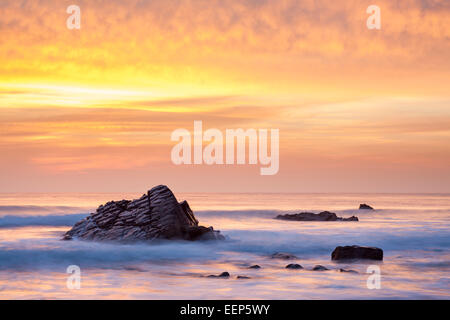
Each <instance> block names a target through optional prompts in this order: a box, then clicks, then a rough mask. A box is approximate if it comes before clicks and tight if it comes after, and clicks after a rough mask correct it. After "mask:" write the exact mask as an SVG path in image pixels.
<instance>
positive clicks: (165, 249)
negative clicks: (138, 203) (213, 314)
mask: <svg viewBox="0 0 450 320" xmlns="http://www.w3.org/2000/svg"><path fill="white" fill-rule="evenodd" d="M140 196H141V194H138V193H120V194H119V193H115V194H105V193H55V194H48V193H47V194H44V193H41V194H36V193H35V194H0V299H449V298H450V195H449V194H213V193H204V194H200V193H196V194H192V193H191V194H187V193H186V194H178V193H177V194H176V196H177V198H178V200H179V201H181V200H188V202H189V203H190V206H191V208H192V209H193V211H194V213H195V215H196V217H197V219H198V220H199V221H200V224H201V225H204V226H214V228H215V229H217V230H220V231H221V233H222V234H223V235H224V236H226V238H227V240H225V241H215V242H187V241H186V242H185V241H167V242H163V243H159V244H148V243H137V244H113V243H96V242H88V241H77V240H74V241H61V240H60V239H61V237H62V235H63V233H64V232H65V231H67V230H69V229H70V227H71V226H72V225H73V224H74V223H75V222H77V221H79V220H80V219H82V218H83V217H85V216H86V215H88V214H89V213H90V212H92V211H93V210H95V208H96V207H97V206H98V205H100V204H102V203H105V202H107V201H110V200H121V199H133V198H138V197H140ZM360 203H367V204H370V205H371V206H373V207H374V208H375V209H376V210H375V211H370V210H358V207H359V204H360ZM324 210H328V211H332V212H335V213H336V214H337V215H338V216H342V217H349V216H352V215H356V216H358V217H359V220H360V221H359V222H342V221H341V222H298V221H282V220H275V219H274V217H276V216H277V215H278V214H285V213H296V212H302V211H310V212H320V211H324ZM342 245H361V246H376V247H379V248H381V249H383V251H384V260H383V261H382V262H377V261H357V262H344V263H337V262H334V261H331V252H332V251H333V249H334V248H335V247H336V246H342ZM275 252H287V253H291V254H294V255H296V256H297V257H298V259H296V260H295V261H285V260H277V259H271V258H270V255H271V254H273V253H275ZM288 263H298V264H300V265H302V266H303V267H304V269H301V270H289V269H286V268H285V267H286V265H287V264H288ZM254 264H258V265H259V266H261V268H260V269H249V266H251V265H254ZM73 265H75V266H78V267H79V268H80V272H81V273H80V288H79V289H74V288H70V286H68V285H67V284H68V282H67V280H68V278H69V277H70V276H71V274H68V273H67V268H68V267H69V266H73ZM315 265H323V266H325V267H326V268H328V269H330V270H327V271H312V268H313V267H314V266H315ZM373 265H376V266H378V267H379V269H380V271H381V274H380V288H379V289H369V288H368V286H367V280H368V278H369V277H370V276H371V274H370V273H367V270H368V268H369V267H370V266H373ZM339 269H351V270H354V271H357V273H343V272H339ZM224 271H227V272H229V273H230V275H231V276H230V277H229V278H228V279H223V278H210V277H208V275H211V274H215V275H217V274H220V273H222V272H224ZM237 276H245V277H248V278H249V279H237Z"/></svg>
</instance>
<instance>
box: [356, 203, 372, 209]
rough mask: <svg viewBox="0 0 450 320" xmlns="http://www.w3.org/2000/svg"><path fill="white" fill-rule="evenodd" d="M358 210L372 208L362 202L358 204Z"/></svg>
mask: <svg viewBox="0 0 450 320" xmlns="http://www.w3.org/2000/svg"><path fill="white" fill-rule="evenodd" d="M359 210H373V208H372V207H371V206H369V205H368V204H365V203H362V204H360V205H359Z"/></svg>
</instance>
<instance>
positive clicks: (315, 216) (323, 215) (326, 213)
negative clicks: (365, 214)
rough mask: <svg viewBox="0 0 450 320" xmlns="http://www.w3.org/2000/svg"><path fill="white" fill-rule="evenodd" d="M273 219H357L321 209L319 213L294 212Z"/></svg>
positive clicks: (356, 219)
mask: <svg viewBox="0 0 450 320" xmlns="http://www.w3.org/2000/svg"><path fill="white" fill-rule="evenodd" d="M275 219H279V220H291V221H358V217H355V216H352V217H350V218H341V217H338V216H337V215H336V213H334V212H329V211H323V212H321V213H312V212H301V213H295V214H284V215H278V216H277V217H276V218H275Z"/></svg>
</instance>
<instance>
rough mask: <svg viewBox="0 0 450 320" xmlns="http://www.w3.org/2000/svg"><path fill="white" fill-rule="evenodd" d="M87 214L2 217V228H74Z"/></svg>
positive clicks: (0, 220)
mask: <svg viewBox="0 0 450 320" xmlns="http://www.w3.org/2000/svg"><path fill="white" fill-rule="evenodd" d="M86 216H87V214H66V215H35V216H23V215H22V216H12V215H7V216H3V217H0V228H15V227H26V226H54V227H60V226H72V225H74V224H75V223H76V222H78V221H79V220H81V219H83V218H85V217H86Z"/></svg>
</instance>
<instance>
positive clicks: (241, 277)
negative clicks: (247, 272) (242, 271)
mask: <svg viewBox="0 0 450 320" xmlns="http://www.w3.org/2000/svg"><path fill="white" fill-rule="evenodd" d="M236 279H251V278H250V277H247V276H237V278H236Z"/></svg>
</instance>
